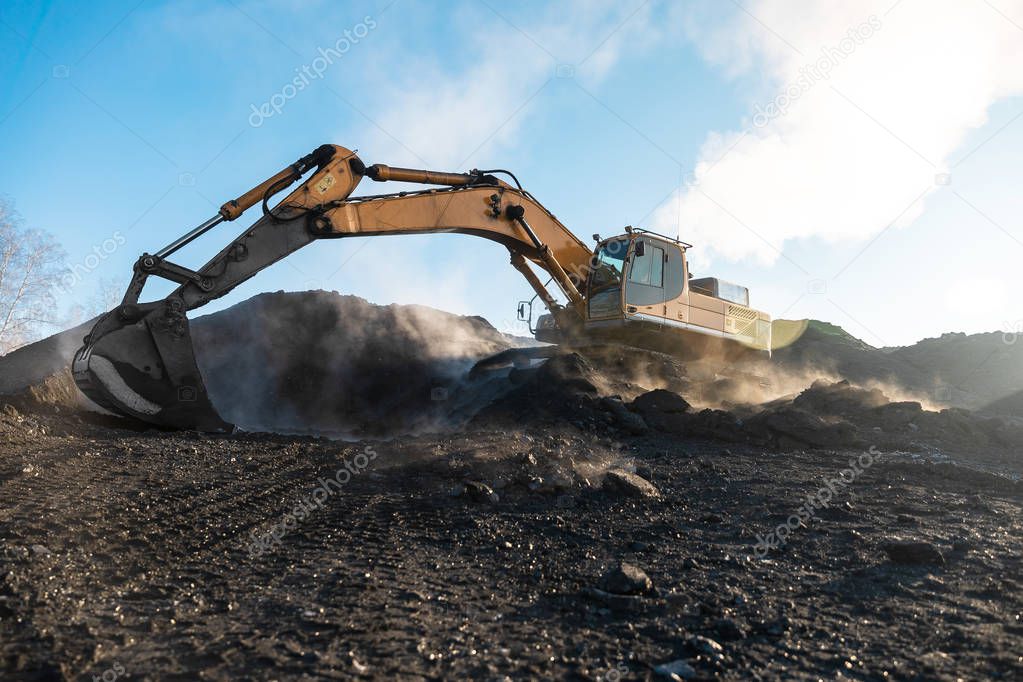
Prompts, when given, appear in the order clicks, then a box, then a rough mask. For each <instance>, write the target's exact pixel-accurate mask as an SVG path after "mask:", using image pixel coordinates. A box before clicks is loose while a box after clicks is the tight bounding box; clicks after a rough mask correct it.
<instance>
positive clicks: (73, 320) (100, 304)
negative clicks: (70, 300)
mask: <svg viewBox="0 0 1023 682" xmlns="http://www.w3.org/2000/svg"><path fill="white" fill-rule="evenodd" d="M126 288H127V285H126V284H124V283H123V282H122V281H121V280H119V279H117V278H114V277H104V278H102V279H100V280H99V281H98V282H97V283H96V289H95V291H93V293H92V295H91V296H90V297H89V300H88V301H86V302H85V303H84V304H83V303H74V304H72V305H71V307H70V308H68V312H67V314H66V315H65V316H64V317H63V318H62V320H61V326H62V327H65V328H71V327H77V326H78V325H80V324H82V323H83V322H86V321H87V320H91V319H93V318H94V317H96V316H98V315H101V314H103V313H105V312H107V311H108V310H113V309H114V308H116V307H117V306H118V305H120V303H121V299H122V298H123V297H124V290H125V289H126Z"/></svg>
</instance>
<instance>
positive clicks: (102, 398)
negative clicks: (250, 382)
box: [72, 298, 233, 431]
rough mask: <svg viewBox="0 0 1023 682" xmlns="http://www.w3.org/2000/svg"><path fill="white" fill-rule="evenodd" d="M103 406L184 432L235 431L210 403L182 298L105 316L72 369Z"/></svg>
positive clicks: (125, 308) (127, 307)
mask: <svg viewBox="0 0 1023 682" xmlns="http://www.w3.org/2000/svg"><path fill="white" fill-rule="evenodd" d="M72 372H73V374H74V379H75V383H76V384H78V387H79V388H80V389H81V390H82V392H83V393H84V394H85V395H86V396H88V397H89V398H90V399H91V400H93V401H94V402H96V403H97V404H98V405H100V406H101V407H104V408H107V409H109V410H111V411H113V412H116V413H118V414H125V415H129V416H133V417H136V418H138V419H140V420H142V421H145V422H149V423H151V424H155V425H157V426H165V427H169V428H179V429H198V430H201V431H231V430H232V429H233V426H232V425H231V424H230V423H228V422H226V421H224V420H223V419H222V418H221V417H220V415H219V414H218V413H217V411H216V409H215V408H214V407H213V404H212V403H211V402H210V398H209V395H208V394H207V392H206V386H205V385H204V383H203V380H202V375H201V374H200V373H199V367H198V365H197V364H196V361H195V352H194V350H193V348H192V337H191V334H190V333H189V326H188V318H187V317H186V316H185V312H184V306H183V305H182V304H181V301H180V299H175V298H170V299H166V300H163V301H159V302H157V303H151V304H145V305H122V306H120V307H119V308H117V309H115V310H112V311H111V312H109V313H107V314H106V315H105V316H103V317H102V318H101V319H100V320H99V322H97V323H96V326H95V327H94V328H93V330H92V331H91V332H90V333H89V336H87V337H86V338H85V345H84V346H82V348H80V349H79V350H78V352H77V353H76V354H75V358H74V362H73V364H72Z"/></svg>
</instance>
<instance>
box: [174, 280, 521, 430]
mask: <svg viewBox="0 0 1023 682" xmlns="http://www.w3.org/2000/svg"><path fill="white" fill-rule="evenodd" d="M192 330H193V333H192V336H193V341H194V346H195V348H196V360H197V362H198V363H199V368H200V370H201V372H202V374H203V377H204V378H205V381H206V386H207V388H208V390H209V393H210V397H211V399H212V401H213V404H214V405H216V406H217V409H218V410H219V411H220V412H221V414H222V416H223V417H224V418H225V419H227V420H228V421H231V422H233V423H235V424H237V425H239V426H240V427H242V428H244V429H246V430H250V431H251V430H260V431H278V432H304V433H308V432H320V433H328V434H337V435H355V434H358V435H378V436H387V435H393V434H397V433H411V432H417V431H424V430H426V431H428V430H436V429H443V428H451V427H453V426H454V425H457V424H458V423H460V421H461V420H464V419H465V418H467V417H468V416H471V412H472V410H473V409H475V405H477V404H478V403H479V400H480V399H481V398H480V397H481V396H482V395H485V394H486V392H487V391H488V390H489V388H490V387H489V384H488V382H487V381H486V380H485V379H484V380H480V381H476V382H473V383H472V385H471V386H470V385H468V384H465V383H464V382H463V379H464V377H465V376H466V375H467V374H468V372H469V369H470V368H471V367H472V365H473V364H474V363H475V362H476V361H477V360H479V359H481V358H483V357H486V356H488V355H491V354H494V353H497V352H499V351H502V350H505V349H507V348H509V347H511V346H512V345H513V343H514V340H513V339H511V338H510V337H506V336H505V335H504V334H501V333H500V332H498V331H497V330H496V329H494V328H493V327H492V326H491V325H490V324H489V323H488V322H487V321H486V320H483V319H482V318H478V317H463V316H459V315H453V314H450V313H445V312H441V311H439V310H434V309H432V308H427V307H424V306H404V305H389V306H375V305H372V304H370V303H368V302H366V301H365V300H363V299H360V298H358V297H355V296H340V295H338V294H336V293H329V292H324V291H309V292H301V293H284V292H277V293H270V294H261V295H259V296H256V297H254V298H252V299H249V300H248V301H245V302H244V303H241V304H238V305H236V306H233V307H231V308H229V309H227V310H224V311H220V312H217V313H214V314H212V315H208V316H205V317H201V318H198V319H196V320H194V321H193V323H192ZM470 394H471V397H472V399H471V400H467V399H466V398H468V397H470ZM459 398H462V399H461V400H459Z"/></svg>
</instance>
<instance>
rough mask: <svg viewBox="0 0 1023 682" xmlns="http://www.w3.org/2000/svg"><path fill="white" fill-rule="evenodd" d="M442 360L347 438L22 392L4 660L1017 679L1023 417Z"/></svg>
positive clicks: (267, 672) (614, 353) (596, 364)
mask: <svg viewBox="0 0 1023 682" xmlns="http://www.w3.org/2000/svg"><path fill="white" fill-rule="evenodd" d="M382 314H383V313H382ZM384 319H386V318H384ZM467 324H470V325H475V324H476V323H474V322H469V323H467ZM459 333H460V332H459ZM414 338H415V334H412V333H410V334H409V335H408V339H414ZM402 343H403V344H404V343H406V341H402ZM481 343H483V345H485V346H486V345H488V344H496V345H497V346H500V345H502V341H501V340H500V339H497V338H495V337H493V336H492V335H490V333H489V332H487V331H486V330H484V334H483V336H482V342H481ZM461 347H462V346H459V348H461ZM431 352H432V351H431ZM449 355H450V352H449V351H442V352H438V353H437V355H436V358H439V360H440V361H441V365H442V368H441V369H438V367H439V366H438V365H436V364H431V363H426V364H425V365H424V364H422V363H421V362H419V361H418V360H416V359H415V358H411V360H410V362H411V366H415V367H419V368H420V370H419V371H421V372H423V373H425V374H423V376H417V378H416V380H415V381H409V382H408V386H407V390H408V393H407V395H405V396H404V397H403V396H396V397H394V399H393V402H392V403H391V404H392V406H393V410H394V411H395V413H396V416H395V417H394V419H393V420H392V421H390V422H388V423H387V424H386V426H387V427H388V429H391V430H393V428H394V427H395V425H398V426H404V427H407V428H410V431H409V432H408V433H405V434H404V435H400V434H396V433H391V434H390V435H391V437H389V438H383V437H381V436H380V435H379V434H377V433H374V432H373V431H374V428H367V426H366V424H367V421H366V420H367V418H368V416H369V415H370V414H371V413H370V412H368V410H370V409H371V405H370V404H369V403H367V404H366V406H365V408H364V409H363V408H362V407H360V405H361V403H358V402H352V401H350V402H349V405H352V406H354V407H352V409H353V410H355V411H356V412H357V413H358V421H357V423H354V424H352V426H354V427H356V428H354V429H353V430H351V431H350V432H349V433H347V434H346V438H345V439H337V438H327V437H322V436H321V437H317V436H313V435H284V434H280V433H277V434H274V433H254V432H239V433H235V434H233V435H217V436H211V435H206V434H199V433H194V432H168V431H158V430H153V429H147V428H144V427H142V426H140V425H136V424H132V423H129V422H126V421H123V420H120V419H116V418H113V417H106V416H102V415H98V414H96V413H94V412H90V411H87V410H84V409H83V408H82V407H81V405H80V403H79V401H78V399H77V397H76V394H75V390H74V387H73V386H72V385H71V384H70V382H69V379H68V377H67V376H66V375H65V376H61V375H57V376H54V377H51V378H49V379H47V380H45V381H42V382H38V383H36V384H34V385H33V386H32V387H31V388H30V389H28V390H23V391H20V392H19V393H17V394H16V395H10V396H6V397H2V398H0V500H3V503H2V504H0V677H3V678H4V679H39V680H47V679H72V680H75V679H82V680H90V679H107V680H113V679H120V678H121V677H125V678H126V679H161V680H163V679H181V680H192V679H197V678H198V679H223V680H234V679H268V680H269V679H314V678H328V679H424V680H441V679H485V680H504V679H516V680H517V679H563V678H567V679H583V680H603V681H607V682H614V681H615V680H621V679H640V680H641V679H727V680H747V679H808V680H815V679H864V680H866V679H870V680H874V679H921V680H923V679H926V680H932V679H938V680H956V679H1019V678H1020V677H1023V649H1021V648H1020V642H1021V641H1023V637H1021V636H1023V592H1021V589H1020V588H1021V585H1020V582H1021V578H1020V576H1021V575H1023V566H1021V564H1023V558H1021V557H1023V514H1021V505H1023V484H1021V483H1020V473H1023V459H1021V454H1020V453H1021V449H1023V424H1021V422H1020V420H1019V419H1018V418H1014V417H1011V416H1003V417H989V416H983V415H979V414H977V413H974V412H970V411H967V410H963V409H944V410H941V411H936V410H928V409H924V407H923V406H922V405H921V404H920V403H918V402H913V401H906V400H897V399H895V398H894V397H893V396H891V395H889V394H888V393H886V392H885V391H884V390H881V389H879V388H877V387H876V386H864V385H860V384H859V383H857V382H854V383H849V382H845V381H840V380H839V381H836V380H834V377H827V378H822V379H820V380H818V381H816V382H814V381H813V380H810V381H809V382H807V383H804V385H802V387H801V388H799V389H798V390H795V391H793V392H791V393H785V394H784V395H778V392H779V391H778V390H777V386H774V387H772V385H770V382H761V381H760V380H759V379H758V378H757V377H755V376H752V375H747V374H745V373H744V372H742V371H738V370H734V368H733V371H732V372H730V373H726V374H721V373H715V372H713V371H710V370H708V369H707V368H701V367H698V366H695V365H683V364H681V363H679V362H678V361H676V360H674V359H673V358H669V357H667V356H662V355H659V354H655V353H639V354H637V353H635V352H632V351H625V350H623V349H620V348H615V347H599V348H589V349H585V350H582V349H579V350H577V351H573V350H570V349H566V350H564V351H561V352H558V353H556V354H555V355H554V357H552V358H551V359H550V360H548V361H547V362H546V363H544V364H540V365H534V366H531V367H528V368H527V367H524V366H520V367H519V368H517V369H511V370H508V369H505V370H501V371H500V372H498V373H496V374H493V375H490V376H487V377H483V378H476V379H468V378H462V379H459V378H458V377H459V375H458V372H457V371H456V370H455V369H453V368H455V367H460V366H461V365H460V364H459V363H461V362H462V361H463V360H464V358H463V357H462V356H460V355H459V356H457V358H456V360H457V362H448V359H449V358H448V356H449ZM470 355H471V353H470ZM211 357H212V356H211ZM360 357H361V358H362V360H360V362H369V361H370V360H371V359H372V357H373V356H372V354H364V355H362V356H360ZM378 357H379V355H378ZM417 363H418V364H417ZM406 366H408V365H406ZM331 371H334V370H331ZM336 371H337V372H339V373H340V372H343V371H347V370H344V368H341V369H337V370H336ZM281 376H282V377H285V378H286V373H284V374H281ZM424 377H425V378H424ZM321 383H322V382H321ZM762 383H765V384H767V385H762ZM861 383H862V384H866V383H868V382H861ZM481 387H482V388H481ZM437 388H443V389H444V391H443V392H441V393H439V394H438V392H437V391H436V389H437ZM424 395H425V396H428V399H427V398H426V397H424ZM899 397H900V398H901V397H904V396H899ZM472 401H476V402H478V403H479V404H478V405H476V406H475V409H473V410H467V409H465V405H466V403H467V402H472ZM296 404H299V403H296ZM449 404H450V407H449V408H445V407H444V405H449ZM453 408H457V409H453ZM318 409H321V408H318ZM360 410H362V411H361V412H360ZM417 410H421V411H423V412H422V414H423V415H425V416H426V417H429V419H428V420H426V421H424V420H422V419H417V418H415V417H416V414H418V413H417ZM455 413H457V414H458V415H460V421H458V423H457V425H455V424H453V423H452V422H451V421H450V420H445V421H437V420H436V419H435V417H437V415H445V416H447V417H450V416H451V415H452V414H455ZM315 414H317V415H321V414H324V412H323V411H322V409H321V411H318V412H316V413H315ZM424 424H427V425H428V426H430V427H431V428H423V426H424ZM371 426H372V425H371ZM378 426H379V425H378ZM388 429H381V428H377V429H376V430H377V431H385V430H388ZM335 435H337V434H335Z"/></svg>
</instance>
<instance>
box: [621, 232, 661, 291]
mask: <svg viewBox="0 0 1023 682" xmlns="http://www.w3.org/2000/svg"><path fill="white" fill-rule="evenodd" d="M629 281H630V282H635V283H636V284H646V285H648V286H652V287H663V286H664V249H662V248H660V247H658V246H654V245H653V244H651V243H650V242H646V244H645V245H644V249H643V255H642V256H638V255H637V256H634V257H633V259H632V269H631V270H630V271H629Z"/></svg>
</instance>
